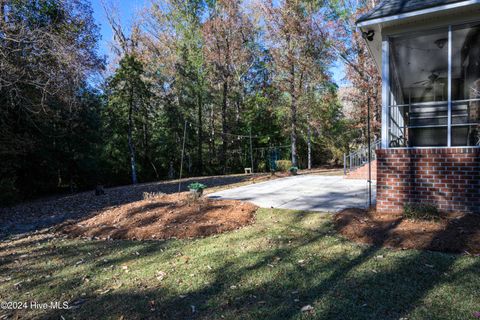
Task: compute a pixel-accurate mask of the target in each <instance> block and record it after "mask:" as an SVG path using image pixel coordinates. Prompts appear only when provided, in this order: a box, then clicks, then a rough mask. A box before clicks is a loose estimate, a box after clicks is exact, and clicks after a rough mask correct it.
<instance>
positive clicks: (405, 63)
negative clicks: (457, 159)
mask: <svg viewBox="0 0 480 320" xmlns="http://www.w3.org/2000/svg"><path fill="white" fill-rule="evenodd" d="M388 60H389V72H388V73H389V74H388V76H389V88H390V91H389V92H390V94H389V97H388V100H387V101H388V106H387V109H386V110H387V113H388V114H387V123H386V124H384V125H386V126H387V143H388V146H389V147H390V148H395V147H447V146H479V145H480V130H479V129H480V125H479V124H480V117H479V115H480V24H478V25H471V26H468V27H451V28H445V29H443V30H442V29H439V30H435V31H431V32H424V33H422V34H415V35H407V36H398V37H391V38H390V39H389V59H388Z"/></svg>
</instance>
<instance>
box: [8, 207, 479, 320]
mask: <svg viewBox="0 0 480 320" xmlns="http://www.w3.org/2000/svg"><path fill="white" fill-rule="evenodd" d="M284 214H285V215H291V216H278V215H284ZM269 215H270V216H269ZM276 215H277V216H276ZM316 218H318V213H308V212H299V213H285V212H282V211H268V212H266V213H265V212H264V213H263V214H262V216H261V217H260V219H261V223H260V224H259V225H257V226H256V227H251V229H250V230H247V231H245V232H244V233H230V234H225V235H221V236H218V237H217V238H207V239H203V240H197V241H194V242H191V241H190V242H189V241H183V242H182V241H171V242H164V243H159V242H128V241H115V242H95V241H94V242H80V243H70V242H68V241H66V242H64V243H60V244H56V246H58V250H59V251H55V252H50V251H49V247H45V248H41V249H38V250H37V251H36V252H35V254H33V255H32V259H55V258H58V256H59V255H61V257H62V260H64V261H65V263H64V264H63V268H65V269H72V267H71V265H70V264H71V262H72V261H75V260H76V259H80V258H85V257H86V258H85V260H87V261H86V266H85V268H86V269H85V270H84V271H82V272H71V273H70V274H69V276H68V277H66V278H65V279H63V278H62V277H60V276H56V277H55V278H54V279H52V278H49V279H41V280H39V281H36V282H31V283H27V284H25V289H28V290H29V291H34V290H35V289H38V287H41V286H48V285H51V284H52V283H58V284H59V285H60V288H62V289H56V291H55V290H54V289H52V290H53V292H50V293H49V295H51V296H55V294H60V293H62V292H69V293H70V294H71V296H72V299H74V300H75V299H80V298H81V296H80V291H78V290H76V289H75V288H76V287H78V286H80V285H81V284H82V275H83V274H97V273H98V272H99V270H101V269H102V268H108V267H109V266H110V265H114V266H116V268H117V269H118V268H119V266H120V265H121V264H129V263H134V262H138V259H143V261H145V263H144V264H143V265H142V268H144V269H148V270H150V269H152V268H153V269H155V267H156V264H157V263H159V262H161V263H163V262H165V261H175V263H177V265H178V263H179V262H178V261H180V258H178V257H179V256H181V255H183V254H186V253H185V252H189V251H191V250H199V252H202V248H207V247H210V246H215V247H216V249H215V250H213V251H212V252H208V256H207V257H206V258H205V259H206V260H205V261H203V260H200V258H196V259H197V260H200V261H196V262H195V263H198V264H202V263H207V262H208V263H216V265H214V268H212V269H211V270H209V271H205V270H204V269H201V268H199V266H198V265H191V266H190V268H191V271H190V270H188V269H187V270H185V272H186V273H187V274H188V272H191V273H195V274H198V273H201V272H206V273H208V277H206V279H205V280H204V282H203V283H201V284H197V285H196V286H193V285H192V286H187V287H182V288H181V289H180V287H181V286H182V282H181V281H184V282H186V281H193V280H189V279H186V277H188V275H184V274H181V273H179V271H170V270H165V271H166V272H167V277H168V273H170V272H171V273H172V277H174V278H175V279H171V280H172V281H173V280H175V281H174V282H169V283H168V284H165V283H161V282H160V283H158V282H156V283H155V284H152V283H148V282H149V281H150V282H151V281H152V280H148V279H149V277H150V276H151V275H150V276H144V279H143V280H144V281H133V284H134V285H132V286H128V287H125V288H123V289H122V288H120V289H118V290H114V291H112V292H109V293H107V294H104V295H99V294H95V293H92V291H91V290H90V293H89V294H87V296H86V297H85V302H84V303H83V304H82V305H81V306H80V308H78V309H73V310H48V311H46V312H45V313H43V314H42V315H41V317H39V318H42V319H43V318H52V319H58V318H59V317H60V316H62V315H63V316H65V317H72V316H73V317H75V318H82V319H91V318H100V319H101V318H114V319H116V318H119V317H121V316H123V317H124V318H125V319H220V318H222V317H224V318H225V319H234V318H237V319H272V320H273V319H297V318H302V317H307V318H317V319H399V318H401V317H409V315H410V314H411V312H413V311H415V312H417V313H418V315H417V318H423V319H454V318H455V317H449V315H452V314H454V315H457V317H456V318H458V319H462V318H466V317H467V316H468V312H469V309H468V308H465V310H463V309H461V308H460V309H459V305H458V304H450V305H449V304H443V305H442V306H439V305H436V306H435V309H434V310H432V309H431V308H432V306H431V305H429V303H432V302H429V301H427V300H428V299H425V297H426V296H427V295H428V294H429V293H430V292H431V291H432V290H437V289H436V288H437V287H439V286H441V285H453V286H455V287H456V290H460V291H462V292H463V291H465V292H466V293H467V294H468V293H469V292H470V293H472V292H474V291H475V290H474V289H471V290H473V291H469V289H468V288H466V287H467V286H468V285H467V283H466V282H465V281H467V280H466V279H467V278H468V279H471V277H475V275H477V274H478V272H479V271H480V263H479V262H478V261H475V262H474V263H472V264H469V265H468V266H466V267H464V268H460V269H459V268H458V267H457V268H453V266H454V264H455V263H456V262H457V260H458V259H459V256H454V255H447V254H441V253H433V252H428V251H423V252H422V251H403V252H392V251H388V250H384V249H381V248H380V246H369V247H367V246H357V245H352V244H351V243H349V242H348V241H346V240H344V239H341V238H338V237H336V236H335V235H334V232H333V229H332V225H331V220H330V219H328V218H325V219H322V222H321V223H320V224H318V223H317V224H315V223H312V224H310V221H311V220H312V219H316ZM277 219H278V220H279V221H278V220H277ZM312 221H313V220H312ZM315 221H317V220H315ZM394 227H395V226H394V225H392V226H390V228H385V229H384V232H385V233H388V232H390V230H391V228H394ZM259 243H261V244H262V245H259ZM27 245H28V244H27ZM257 245H258V247H256V246H257ZM379 245H381V244H379ZM197 246H200V247H197ZM250 246H253V248H254V249H252V248H251V247H250ZM231 247H233V249H232V248H231ZM229 248H230V249H229ZM245 248H249V249H248V250H247V249H245ZM244 249H245V250H244ZM96 251H99V252H103V254H102V255H101V256H98V257H97V256H96V255H95V252H96ZM136 252H138V254H136ZM159 252H162V253H161V255H160V256H159ZM89 253H90V255H89ZM92 253H93V257H92V255H91V254H92ZM104 258H105V259H106V261H107V262H104V261H103V259H104ZM12 259H15V257H12ZM7 262H8V261H7ZM10 262H11V261H10ZM81 266H82V265H80V266H79V267H81ZM27 267H28V266H27ZM202 270H203V271H202ZM2 271H3V270H2ZM54 271H55V270H48V269H47V271H44V269H43V267H42V268H39V267H38V266H36V267H32V268H31V269H30V270H28V273H35V272H37V273H44V272H54ZM175 272H177V273H175ZM63 276H64V277H65V275H63ZM198 276H200V275H198ZM132 277H138V275H133V276H132ZM465 277H467V278H465ZM469 277H470V278H469ZM145 279H146V280H145ZM474 279H475V278H474ZM145 281H146V283H145ZM468 281H470V280H468ZM176 284H177V285H176ZM459 284H460V286H459ZM477 284H478V282H477ZM461 285H465V288H466V289H465V288H463V287H462V286H461ZM470 285H471V284H470ZM473 286H474V285H473ZM93 289H94V288H92V290H93ZM305 305H312V306H313V307H314V309H313V310H312V311H310V312H302V311H300V309H301V307H302V306H305ZM429 308H430V309H429ZM439 308H440V309H439ZM442 308H443V309H442ZM422 310H423V311H422ZM429 312H433V313H429ZM435 312H440V313H435ZM442 312H443V313H442ZM470 315H471V314H470ZM409 318H410V317H409Z"/></svg>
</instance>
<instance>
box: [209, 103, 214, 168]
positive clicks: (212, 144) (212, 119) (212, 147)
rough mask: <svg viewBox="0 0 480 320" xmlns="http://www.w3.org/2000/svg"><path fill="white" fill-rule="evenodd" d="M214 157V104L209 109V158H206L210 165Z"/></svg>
mask: <svg viewBox="0 0 480 320" xmlns="http://www.w3.org/2000/svg"><path fill="white" fill-rule="evenodd" d="M214 158H216V155H215V110H214V104H212V107H211V109H210V159H208V163H209V164H210V166H212V165H213V159H214Z"/></svg>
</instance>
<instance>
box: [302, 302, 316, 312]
mask: <svg viewBox="0 0 480 320" xmlns="http://www.w3.org/2000/svg"><path fill="white" fill-rule="evenodd" d="M312 310H313V307H312V306H311V305H309V304H307V305H306V306H303V307H302V309H300V311H302V312H307V311H312Z"/></svg>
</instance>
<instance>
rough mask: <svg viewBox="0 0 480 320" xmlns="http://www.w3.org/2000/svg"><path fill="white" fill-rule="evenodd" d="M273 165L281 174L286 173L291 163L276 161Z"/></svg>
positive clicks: (288, 161)
mask: <svg viewBox="0 0 480 320" xmlns="http://www.w3.org/2000/svg"><path fill="white" fill-rule="evenodd" d="M275 164H276V165H277V170H278V171H282V172H287V171H288V170H289V169H290V168H291V167H292V161H290V160H277V161H275Z"/></svg>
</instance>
